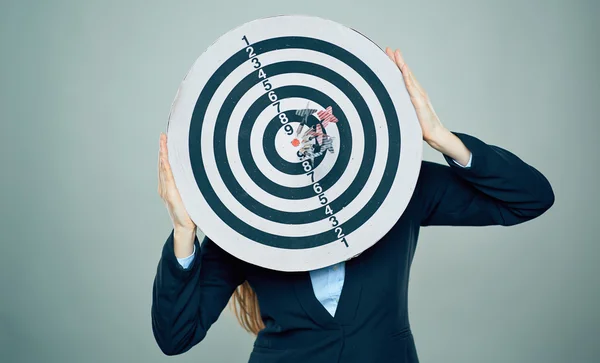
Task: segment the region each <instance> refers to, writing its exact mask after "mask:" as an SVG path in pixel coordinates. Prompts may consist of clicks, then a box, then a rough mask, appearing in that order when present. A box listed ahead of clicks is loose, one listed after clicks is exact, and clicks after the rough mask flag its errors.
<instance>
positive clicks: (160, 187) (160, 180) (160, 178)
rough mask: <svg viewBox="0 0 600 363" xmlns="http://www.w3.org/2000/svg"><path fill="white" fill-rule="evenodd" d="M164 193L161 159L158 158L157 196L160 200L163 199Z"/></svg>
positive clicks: (163, 173)
mask: <svg viewBox="0 0 600 363" xmlns="http://www.w3.org/2000/svg"><path fill="white" fill-rule="evenodd" d="M164 192H165V172H164V168H163V163H162V159H161V158H158V194H159V195H160V196H161V198H163V197H164Z"/></svg>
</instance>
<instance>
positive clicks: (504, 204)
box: [417, 132, 554, 226]
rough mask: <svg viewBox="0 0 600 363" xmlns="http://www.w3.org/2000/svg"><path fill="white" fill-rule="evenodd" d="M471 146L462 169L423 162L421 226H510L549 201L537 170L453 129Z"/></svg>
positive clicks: (551, 195) (548, 192)
mask: <svg viewBox="0 0 600 363" xmlns="http://www.w3.org/2000/svg"><path fill="white" fill-rule="evenodd" d="M454 134H455V135H456V136H457V137H458V138H460V139H461V141H462V142H463V143H464V144H465V146H466V147H467V148H468V149H469V150H470V151H471V154H472V160H471V165H470V166H469V167H467V168H463V167H461V166H459V165H456V164H455V163H454V162H452V160H451V158H449V157H448V156H447V155H444V158H445V159H446V162H447V163H448V166H446V165H441V164H437V163H431V162H427V161H424V162H423V164H422V168H421V172H420V175H419V181H418V186H417V193H418V194H420V195H419V198H418V199H419V201H420V207H421V212H422V213H421V217H422V218H421V225H422V226H429V225H447V226H485V225H503V226H509V225H515V224H518V223H522V222H525V221H528V220H530V219H533V218H535V217H538V216H540V215H541V214H542V213H544V212H545V211H546V210H548V209H549V208H550V207H551V206H552V205H553V204H554V192H553V190H552V187H551V186H550V183H549V182H548V180H547V179H546V177H544V175H542V174H541V173H540V172H539V171H538V170H536V169H535V168H534V167H532V166H530V165H528V164H527V163H525V162H523V161H522V160H521V159H520V158H518V157H517V156H516V155H514V154H512V153H511V152H509V151H507V150H504V149H502V148H500V147H497V146H493V145H488V144H486V143H484V142H483V141H481V140H479V139H478V138H476V137H473V136H470V135H466V134H462V133H456V132H455V133H454Z"/></svg>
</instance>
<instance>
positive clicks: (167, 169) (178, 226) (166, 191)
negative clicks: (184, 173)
mask: <svg viewBox="0 0 600 363" xmlns="http://www.w3.org/2000/svg"><path fill="white" fill-rule="evenodd" d="M158 194H159V195H160V197H161V199H162V200H163V201H164V202H165V205H166V206H167V210H168V211H169V215H170V216H171V221H172V222H173V229H174V249H175V255H176V256H177V257H179V258H183V257H187V256H189V255H191V254H192V252H193V246H194V237H195V233H196V224H195V223H194V222H193V221H192V219H191V218H190V216H189V214H188V212H187V210H186V209H185V207H184V205H183V201H182V200H181V195H179V190H177V186H176V185H175V179H174V178H173V172H172V171H171V164H169V157H168V151H167V135H165V134H164V133H162V132H161V133H160V148H159V157H158Z"/></svg>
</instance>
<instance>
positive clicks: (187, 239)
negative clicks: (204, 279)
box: [173, 226, 196, 258]
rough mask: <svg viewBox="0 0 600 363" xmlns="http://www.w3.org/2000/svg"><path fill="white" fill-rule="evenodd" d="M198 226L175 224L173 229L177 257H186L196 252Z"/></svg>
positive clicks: (174, 248)
mask: <svg viewBox="0 0 600 363" xmlns="http://www.w3.org/2000/svg"><path fill="white" fill-rule="evenodd" d="M195 237H196V228H189V227H183V226H175V228H174V230H173V250H174V252H175V257H177V258H185V257H188V256H189V255H191V254H192V253H193V252H194V240H195Z"/></svg>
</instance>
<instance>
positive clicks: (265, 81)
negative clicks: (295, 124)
mask: <svg viewBox="0 0 600 363" xmlns="http://www.w3.org/2000/svg"><path fill="white" fill-rule="evenodd" d="M242 40H243V41H244V42H246V53H247V54H248V58H249V59H250V61H251V62H252V63H253V65H254V68H256V69H258V79H259V81H260V82H261V83H262V85H263V87H264V89H265V92H267V97H268V98H269V101H271V106H273V107H275V108H276V109H277V117H279V121H281V123H282V124H283V125H285V126H284V127H283V129H284V130H285V133H286V134H288V135H291V134H293V133H294V129H293V128H292V125H290V124H288V122H289V121H290V120H289V118H288V116H287V115H286V113H285V112H281V102H280V101H279V100H278V97H277V93H275V91H274V90H273V85H272V84H271V82H270V81H269V78H268V77H267V74H266V73H265V70H264V69H263V68H262V63H260V60H259V59H258V55H257V54H256V52H255V50H254V47H253V46H252V45H250V41H249V40H248V37H246V36H245V35H244V36H243V37H242Z"/></svg>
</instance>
